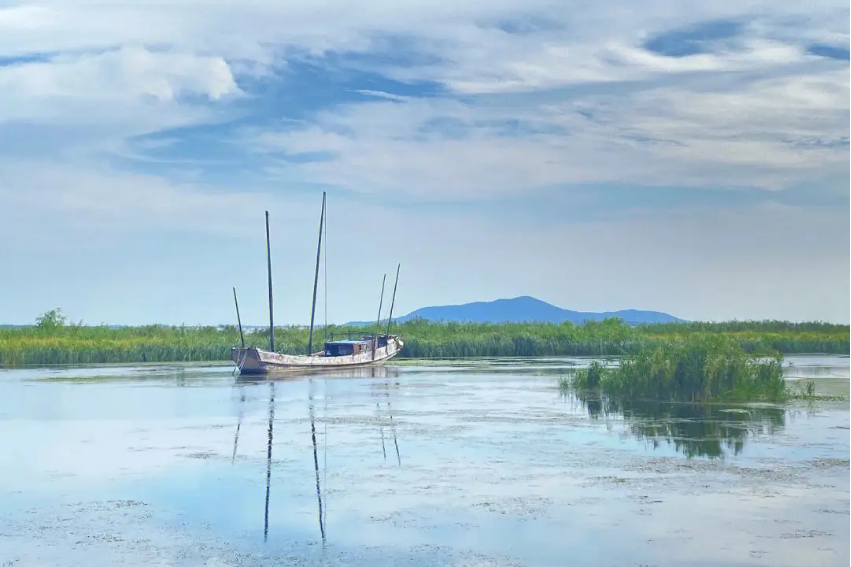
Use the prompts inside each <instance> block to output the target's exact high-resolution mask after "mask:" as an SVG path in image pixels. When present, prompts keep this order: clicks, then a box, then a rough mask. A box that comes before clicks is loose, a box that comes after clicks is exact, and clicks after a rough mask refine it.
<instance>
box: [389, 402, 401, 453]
mask: <svg viewBox="0 0 851 567" xmlns="http://www.w3.org/2000/svg"><path fill="white" fill-rule="evenodd" d="M387 412H388V414H389V415H390V426H391V429H392V430H393V445H395V446H396V462H398V463H399V466H400V467H401V466H402V457H401V456H399V443H398V442H397V441H396V424H395V423H394V422H393V412H392V411H391V409H390V402H387Z"/></svg>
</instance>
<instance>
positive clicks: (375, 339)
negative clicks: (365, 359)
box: [372, 274, 387, 360]
mask: <svg viewBox="0 0 851 567" xmlns="http://www.w3.org/2000/svg"><path fill="white" fill-rule="evenodd" d="M386 280H387V274H384V277H383V278H382V279H381V299H379V300H378V320H377V321H376V322H375V332H374V333H373V334H372V360H375V349H376V348H378V331H379V330H380V329H381V306H382V305H383V304H384V282H385V281H386Z"/></svg>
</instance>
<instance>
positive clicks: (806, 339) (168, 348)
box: [0, 309, 851, 366]
mask: <svg viewBox="0 0 851 567" xmlns="http://www.w3.org/2000/svg"><path fill="white" fill-rule="evenodd" d="M385 324H386V322H385V323H382V326H383V325H385ZM325 331H327V333H328V334H329V335H330V334H337V335H339V334H341V333H345V332H360V333H369V331H370V329H369V328H366V329H364V328H354V327H344V326H336V325H329V327H328V328H327V329H322V328H320V329H319V330H318V334H314V340H315V341H317V340H318V341H322V340H324V337H325V335H324V332H325ZM393 331H394V332H398V333H399V334H401V335H402V336H403V338H404V340H405V348H404V350H403V351H402V354H401V356H402V357H408V358H461V357H496V356H526V357H531V356H612V355H615V356H617V355H625V354H630V353H632V354H635V353H639V352H642V351H645V350H647V349H648V348H654V347H657V346H659V345H669V344H676V343H679V342H682V341H684V340H688V339H697V340H701V339H707V340H709V339H711V338H712V337H719V336H721V337H724V338H725V339H729V341H731V342H732V343H735V344H737V345H738V346H739V347H741V349H742V350H743V351H745V352H747V353H754V354H763V353H770V352H775V351H776V352H783V353H801V352H822V353H836V354H848V352H849V338H851V334H849V327H848V325H829V324H824V323H783V322H773V321H768V322H763V323H759V322H732V323H671V324H658V325H643V326H629V325H625V324H624V323H622V322H621V321H620V320H617V319H608V320H606V321H589V322H586V323H584V324H582V325H574V324H573V323H570V322H565V323H560V324H549V323H547V324H543V323H541V324H539V323H499V324H490V323H456V322H447V323H439V322H429V321H425V320H422V319H419V320H411V321H406V322H404V323H398V324H397V323H394V325H393ZM308 334H309V333H308V329H307V327H302V326H291V327H276V328H275V339H276V341H275V342H276V350H278V351H279V352H284V353H293V354H296V353H304V352H306V350H307V343H308ZM245 340H246V344H248V345H258V346H265V345H268V344H269V332H268V329H261V330H252V331H247V332H246V333H245ZM238 344H239V332H238V330H237V328H236V326H235V325H229V326H221V327H213V326H208V327H187V326H179V327H177V326H166V325H147V326H139V327H120V328H115V327H108V326H106V325H102V326H87V325H83V324H81V323H80V324H67V323H66V319H65V317H64V315H62V313H61V311H60V310H58V309H54V310H51V311H48V312H47V313H45V314H44V315H43V316H41V317H39V319H38V322H37V324H36V325H34V326H30V327H23V328H12V329H0V366H20V365H28V364H80V363H113V362H176V361H214V360H229V359H230V349H231V347H233V346H236V345H238Z"/></svg>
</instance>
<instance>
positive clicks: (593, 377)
mask: <svg viewBox="0 0 851 567" xmlns="http://www.w3.org/2000/svg"><path fill="white" fill-rule="evenodd" d="M570 384H571V386H572V387H574V388H576V389H577V390H580V391H588V390H599V391H600V392H601V393H602V394H605V395H607V396H610V397H612V398H615V399H628V400H655V401H672V402H709V401H718V400H721V401H744V400H769V401H780V400H785V399H786V398H787V397H788V395H789V392H787V388H786V382H785V380H784V378H783V368H782V357H781V356H780V355H779V354H770V355H769V354H768V353H760V354H759V355H757V354H755V353H749V352H746V351H745V350H744V348H743V347H742V346H741V345H740V344H738V343H737V342H736V341H735V340H733V339H732V338H730V337H725V336H723V335H719V336H709V337H707V336H694V337H687V338H685V339H684V340H680V341H676V342H669V343H665V344H659V345H653V346H648V347H645V348H643V349H641V350H640V351H638V352H637V353H634V354H629V355H627V356H626V357H624V359H623V360H622V361H621V364H620V366H618V367H616V368H606V367H604V366H603V365H602V364H600V363H599V362H596V361H595V362H592V363H591V365H590V366H589V367H588V368H587V369H583V370H580V371H577V372H576V373H575V374H574V375H573V376H572V377H571V378H570Z"/></svg>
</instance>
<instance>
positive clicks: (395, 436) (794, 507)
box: [0, 357, 849, 566]
mask: <svg viewBox="0 0 851 567" xmlns="http://www.w3.org/2000/svg"><path fill="white" fill-rule="evenodd" d="M787 360H790V361H791V362H792V366H791V367H790V368H789V369H788V374H789V378H790V379H793V380H794V379H800V378H814V379H815V380H816V382H817V384H818V389H819V391H820V392H823V393H837V392H839V393H844V394H845V395H847V393H848V388H849V385H848V379H849V364H848V358H847V357H797V358H791V359H787ZM586 363H587V360H581V359H549V360H526V361H517V360H489V361H478V362H475V363H457V362H452V363H449V362H442V363H441V362H437V363H429V364H427V365H414V364H400V365H398V366H388V367H385V368H383V369H376V370H375V371H368V372H367V371H361V372H359V373H358V374H359V375H357V376H332V375H327V376H321V375H317V376H313V377H303V378H298V379H291V380H286V381H275V382H258V383H248V382H240V381H238V380H236V379H234V377H233V376H232V375H231V372H230V368H227V367H210V366H174V365H173V366H134V367H127V366H124V367H86V368H73V369H67V368H66V369H38V370H31V369H28V370H6V371H0V447H2V451H0V565H3V566H5V565H15V566H23V565H39V566H41V565H51V566H65V565H85V566H90V565H113V564H123V565H163V566H165V565H169V566H172V565H180V566H184V565H186V566H195V565H198V566H200V565H208V566H224V565H240V566H255V565H257V566H259V565H275V564H280V565H315V564H321V565H335V566H336V565H365V566H366V565H369V566H372V565H383V564H389V565H398V564H405V565H433V566H443V565H447V566H448V565H453V566H459V565H481V566H502V565H528V566H556V565H559V566H560V565H593V566H602V565H617V566H620V565H737V566H739V565H775V566H783V565H842V566H845V565H848V562H849V538H848V533H849V405H848V402H819V403H817V404H806V403H802V402H798V403H793V404H790V405H788V406H775V405H766V404H757V405H748V406H721V405H715V406H709V407H703V408H694V407H690V406H685V405H667V406H658V405H649V404H625V405H612V404H605V403H602V402H601V401H599V400H597V401H595V400H585V401H583V400H580V399H577V398H575V397H574V396H571V395H562V394H560V393H559V391H558V388H557V377H558V376H559V375H560V374H563V373H564V371H565V370H566V369H567V368H569V367H572V366H576V365H585V364H586Z"/></svg>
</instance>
